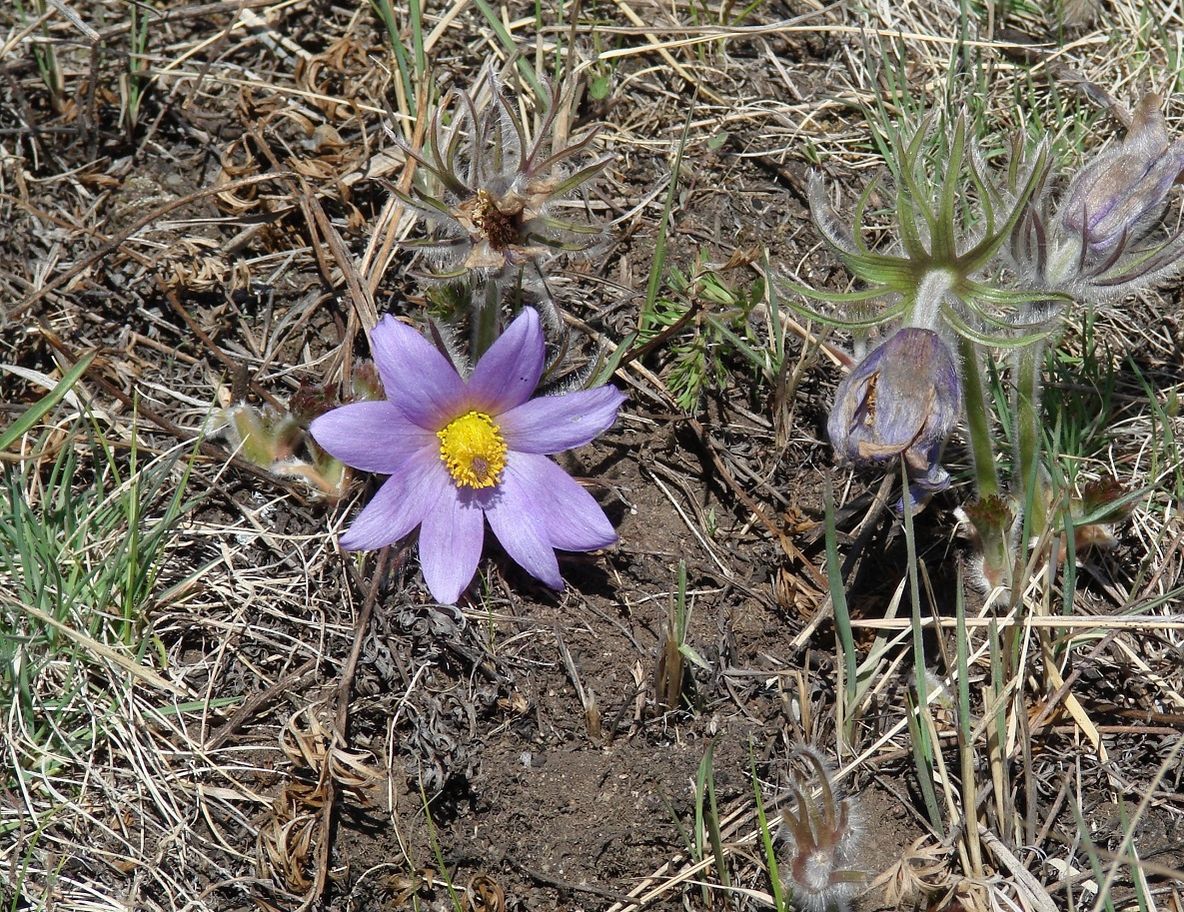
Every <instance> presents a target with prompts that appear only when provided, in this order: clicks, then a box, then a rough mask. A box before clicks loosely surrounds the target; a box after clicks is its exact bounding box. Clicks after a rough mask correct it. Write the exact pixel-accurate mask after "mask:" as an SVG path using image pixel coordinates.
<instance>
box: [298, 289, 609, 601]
mask: <svg viewBox="0 0 1184 912" xmlns="http://www.w3.org/2000/svg"><path fill="white" fill-rule="evenodd" d="M370 344H371V347H372V348H373V351H374V361H375V364H377V366H378V371H379V374H380V375H381V376H382V382H383V385H384V386H385V387H386V395H387V398H386V399H385V400H382V401H379V402H355V403H352V404H350V405H344V406H342V407H341V408H337V409H334V410H333V411H331V412H328V413H326V414H324V415H322V416H321V417H320V418H317V419H316V420H315V421H314V422H313V423H312V425H311V427H310V430H311V431H312V435H313V436H314V437H315V438H316V441H317V443H318V444H320V445H321V446H322V447H323V448H324V449H325V450H327V451H328V452H329V453H331V454H332V455H333V456H335V457H336V458H338V459H340V460H341V461H342V462H344V463H345V464H346V465H351V466H353V467H354V468H358V469H362V470H364V471H367V472H379V473H383V474H388V475H390V478H389V479H387V481H386V482H385V483H384V484H383V485H382V487H381V488H379V490H378V493H377V494H375V495H374V498H373V499H372V500H371V501H370V503H369V504H367V505H366V506H365V508H363V510H362V512H361V513H359V514H358V516H357V518H356V519H355V520H354V523H353V525H352V526H350V528H349V529H348V531H346V533H345V535H343V536H342V537H341V546H342V547H343V548H346V549H348V550H351V551H361V550H368V549H372V548H381V547H383V546H385V545H389V544H391V543H392V542H395V541H397V540H399V539H400V538H402V537H403V536H405V535H407V534H408V533H409V532H411V531H412V530H413V529H415V528H416V527H419V528H420V532H419V560H420V565H421V566H422V568H423V574H424V579H425V580H426V582H427V585H428V589H429V590H430V591H431V593H432V595H433V596H434V597H435V598H436V599H437V600H438V601H440V602H444V603H448V604H451V603H454V602H455V601H456V600H457V599H458V598H459V597H460V594H461V593H462V592H463V591H464V589H465V588H466V587H467V586H468V585H469V582H470V581H471V580H472V578H473V574H474V573H475V572H476V570H477V562H478V560H480V557H481V548H482V544H483V542H484V540H485V523H486V521H488V522H489V527H490V529H492V530H493V534H494V535H495V536H496V537H497V539H498V541H500V542H501V544H502V547H503V548H504V549H505V551H506V553H507V554H509V555H510V557H511V558H513V560H514V561H515V562H517V563H518V564H519V565H520V566H521V567H522V568H523V569H524V570H526V571H527V572H528V573H530V574H531V575H532V576H534V577H536V578H538V579H540V580H542V581H543V582H544V583H546V584H547V585H548V586H550V587H551V588H553V589H562V588H563V579H562V577H560V575H559V563H558V561H557V559H556V557H555V550H556V549H559V550H562V551H593V550H595V549H597V548H604V547H607V546H608V545H611V544H613V543H614V542H615V541H616V540H617V535H616V532H615V531H613V527H612V524H611V523H610V522H609V521H608V518H607V517H606V516H605V515H604V511H603V510H602V509H601V508H600V505H599V504H597V503H596V501H595V500H594V499H593V498H592V495H590V494H589V493H588V492H587V491H585V490H584V489H583V488H581V487H580V486H579V485H578V484H576V482H575V481H573V480H572V479H571V478H570V477H569V476H568V475H567V473H566V472H564V471H563V470H562V469H561V468H559V466H558V465H556V464H555V463H554V462H553V461H552V460H550V459H548V458H547V457H548V455H549V454H552V453H559V452H562V451H563V450H570V449H572V448H573V447H578V446H583V445H584V444H586V443H588V442H589V441H590V440H592V439H593V438H594V437H596V436H597V435H598V434H601V433H603V432H604V431H606V430H607V429H608V428H609V427H611V426H612V424H613V422H614V421H615V420H616V417H617V409H619V408H620V406H621V403H622V402H623V401H624V399H625V396H624V395H623V394H622V393H621V392H620V391H619V390H617V389H616V388H615V387H612V386H600V387H597V388H595V389H589V390H581V391H578V392H572V393H565V394H563V395H558V396H539V397H537V398H534V399H532V398H531V394H532V393H534V391H535V387H536V386H538V382H539V378H540V377H541V376H542V373H543V364H544V344H543V332H542V329H541V327H540V325H539V316H538V313H537V312H536V311H534V310H533V309H531V308H524V309H523V310H522V312H521V313H520V314H519V315H518V316H517V317H516V318H515V319H514V321H513V322H512V323H510V325H509V326H508V327H507V328H506V331H505V332H504V333H503V334H502V335H501V336H500V337H499V338H498V339H497V340H496V341H495V342H494V343H493V345H491V346H490V347H489V350H488V351H487V352H486V353H485V355H484V356H483V357H482V358H481V360H480V361H478V362H477V365H476V366H475V367H474V368H473V371H472V373H471V374H470V375H469V377H468V378H467V379H466V378H462V377H461V376H460V374H458V373H457V371H456V368H455V367H453V365H452V364H451V362H450V361H449V360H448V359H447V358H446V357H445V356H444V355H443V354H441V353H440V352H439V350H437V349H436V348H435V347H434V346H433V345H432V344H431V343H430V342H428V340H427V339H425V338H424V337H423V336H421V335H420V334H419V333H417V332H415V330H413V329H411V328H410V327H408V326H406V325H404V324H403V323H400V322H398V321H397V320H395V319H394V318H393V317H390V316H388V317H385V318H383V320H382V322H380V323H379V324H378V326H376V327H375V328H374V330H373V332H372V333H371V334H370Z"/></svg>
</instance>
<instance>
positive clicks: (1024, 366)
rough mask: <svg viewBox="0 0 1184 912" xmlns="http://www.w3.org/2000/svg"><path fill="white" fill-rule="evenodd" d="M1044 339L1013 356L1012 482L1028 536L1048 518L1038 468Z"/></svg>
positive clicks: (1039, 532)
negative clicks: (1024, 516)
mask: <svg viewBox="0 0 1184 912" xmlns="http://www.w3.org/2000/svg"><path fill="white" fill-rule="evenodd" d="M1043 364H1044V342H1043V341H1038V342H1033V343H1032V344H1031V345H1029V346H1028V347H1027V348H1024V349H1021V350H1020V352H1019V354H1018V355H1017V357H1016V377H1015V421H1016V434H1015V446H1016V452H1015V465H1016V477H1015V483H1016V484H1018V485H1021V486H1022V487H1021V488H1020V490H1022V491H1023V492H1024V496H1023V497H1021V498H1017V499H1018V500H1020V501H1021V502H1022V503H1023V504H1024V512H1025V515H1026V517H1027V521H1026V523H1025V525H1026V526H1027V534H1028V535H1029V536H1035V535H1040V534H1041V533H1042V532H1043V531H1044V527H1045V525H1046V523H1047V521H1048V516H1047V513H1048V510H1047V500H1046V498H1045V497H1044V490H1043V489H1044V487H1045V485H1044V477H1043V475H1042V473H1041V471H1040V430H1041V421H1040V370H1041V367H1042V366H1043Z"/></svg>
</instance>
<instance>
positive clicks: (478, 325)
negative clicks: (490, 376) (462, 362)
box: [469, 282, 499, 364]
mask: <svg viewBox="0 0 1184 912" xmlns="http://www.w3.org/2000/svg"><path fill="white" fill-rule="evenodd" d="M498 304H499V300H498V293H497V287H496V286H495V285H494V284H493V283H492V282H488V283H486V285H485V300H484V301H483V302H482V303H480V304H477V303H476V302H474V308H473V309H474V310H475V311H476V312H475V313H474V315H473V340H472V341H473V344H472V351H471V352H470V353H469V356H470V357H471V358H472V360H473V363H474V364H476V363H477V360H478V359H479V358H480V357H481V356H482V355H483V354H485V352H486V350H487V349H488V348H489V346H491V345H492V344H493V340H494V339H496V338H497V315H498Z"/></svg>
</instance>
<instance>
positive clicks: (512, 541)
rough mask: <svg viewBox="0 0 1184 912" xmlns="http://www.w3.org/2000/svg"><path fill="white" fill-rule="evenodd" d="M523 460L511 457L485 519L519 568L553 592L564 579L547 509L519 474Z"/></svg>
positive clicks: (559, 587) (517, 456)
mask: <svg viewBox="0 0 1184 912" xmlns="http://www.w3.org/2000/svg"><path fill="white" fill-rule="evenodd" d="M520 460H521V456H520V454H518V453H511V454H510V458H509V459H508V460H507V461H506V468H505V471H504V472H503V474H502V480H501V484H499V485H498V487H497V491H496V492H494V493H493V494H492V495H491V496H490V497H489V501H488V505H487V506H486V508H485V516H486V517H487V518H488V519H489V528H490V529H492V530H493V534H494V535H496V536H497V540H498V541H500V542H501V543H502V547H503V548H505V549H506V553H507V554H508V555H510V557H511V558H512V559H513V560H514V562H515V563H516V564H518V566H520V567H521V568H522V569H523V570H525V571H526V572H527V573H529V574H530V575H531V576H533V577H534V578H535V579H539V580H542V581H543V582H544V583H546V584H547V585H548V586H550V587H551V588H552V589H562V588H563V577H561V576H560V575H559V561H558V560H557V559H556V558H555V549H554V548H552V547H551V539H550V535H549V531H548V529H547V525H546V521H545V519H544V507H543V506H541V501H540V499H538V498H536V496H535V495H536V493H537V491H536V490H535V488H534V486H533V484H532V481H533V479H532V478H531V477H530V476H528V475H524V474H522V473H521V472H519V471H517V468H516V466H517V463H518V462H519V461H520Z"/></svg>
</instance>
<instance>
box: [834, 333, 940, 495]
mask: <svg viewBox="0 0 1184 912" xmlns="http://www.w3.org/2000/svg"><path fill="white" fill-rule="evenodd" d="M961 413H962V384H961V381H960V380H959V378H958V368H957V365H956V364H955V362H954V356H953V354H952V353H951V352H950V349H949V347H948V346H947V345H946V343H945V341H944V340H943V339H942V338H941V336H939V335H938V334H937V333H936V332H933V331H932V330H929V329H920V328H918V327H905V328H904V329H900V330H897V331H896V332H895V333H893V334H892V336H890V337H889V338H888V339H887V340H886V341H884V342H883V343H881V344H880V345H879V346H877V347H876V348H874V349H872V351H871V352H869V353H868V355H867V356H866V357H865V358H864V359H863V360H862V361H860V362H859V363H858V364H856V365H855V367H853V368H852V370H851V373H850V374H848V375H847V376H846V377H844V378H843V381H842V382H841V383H840V384H839V388H838V390H837V391H836V392H835V403H834V406H833V407H832V408H831V412H830V417H829V419H828V420H827V423H826V430H827V434H828V435H829V436H830V441H831V445H832V446H833V447H834V448H835V451H836V452H837V453H838V454H839V456H840V457H841V458H844V459H847V460H850V461H852V462H861V463H867V462H884V461H887V460H889V459H895V458H896V457H898V456H900V457H903V458H904V461H905V465H906V467H907V469H908V474H909V478H910V479H911V481H912V485H911V488H912V496H913V502H914V503H922V502H924V500H926V499H927V498H928V496H929V495H930V494H932V493H934V492H936V491H940V490H943V489H944V488H946V487H948V485H949V483H950V476H949V473H948V472H946V470H945V469H943V468H942V467H941V464H940V462H939V460H940V458H941V451H942V447H943V446H944V445H945V442H946V438H947V437H949V435H950V432H951V431H952V430H953V429H954V426H955V425H956V424H957V423H958V419H959V417H960V416H961Z"/></svg>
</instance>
